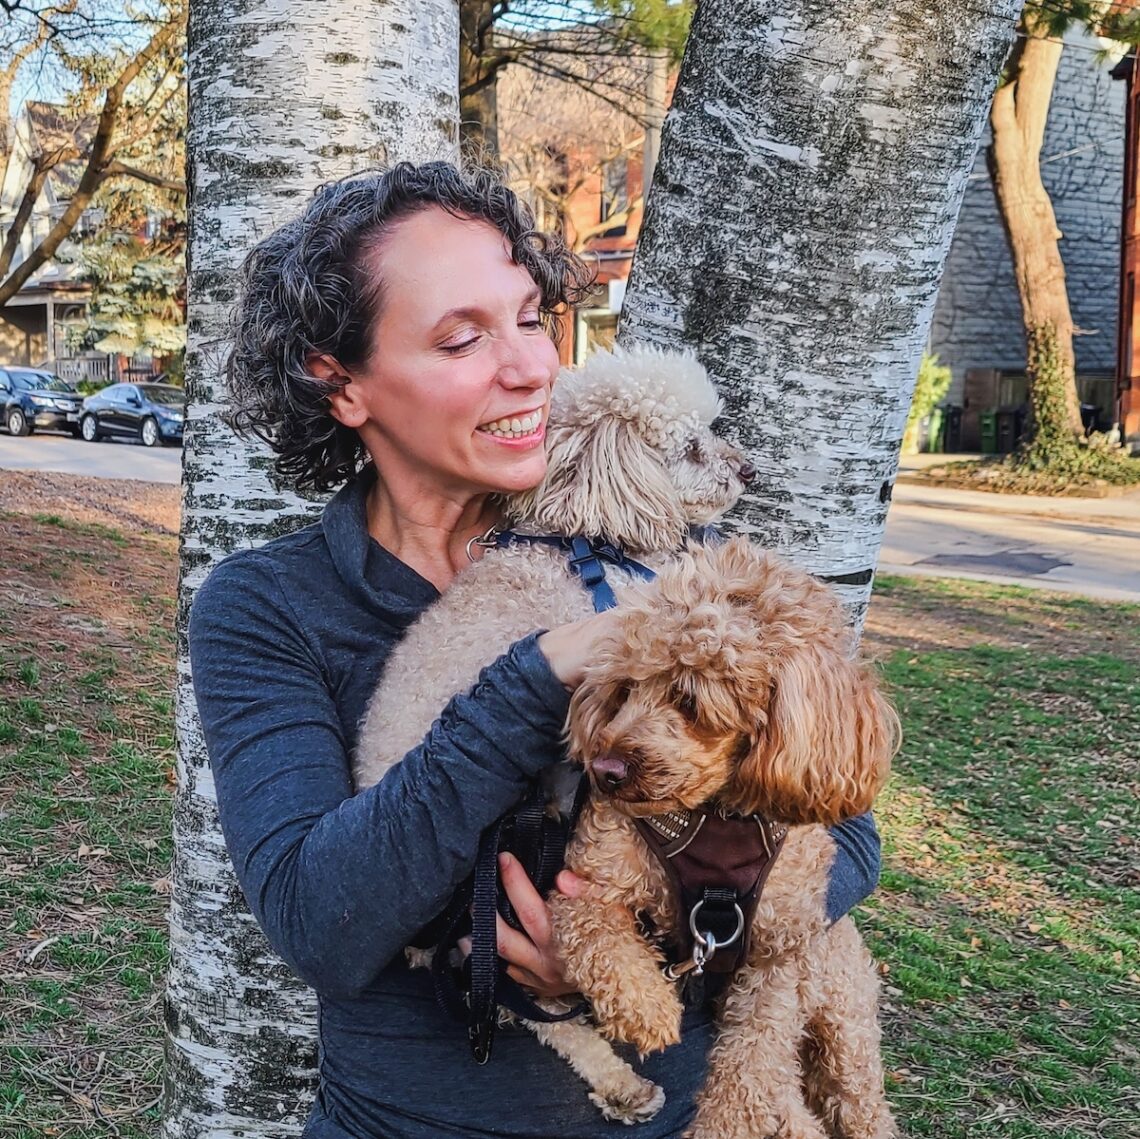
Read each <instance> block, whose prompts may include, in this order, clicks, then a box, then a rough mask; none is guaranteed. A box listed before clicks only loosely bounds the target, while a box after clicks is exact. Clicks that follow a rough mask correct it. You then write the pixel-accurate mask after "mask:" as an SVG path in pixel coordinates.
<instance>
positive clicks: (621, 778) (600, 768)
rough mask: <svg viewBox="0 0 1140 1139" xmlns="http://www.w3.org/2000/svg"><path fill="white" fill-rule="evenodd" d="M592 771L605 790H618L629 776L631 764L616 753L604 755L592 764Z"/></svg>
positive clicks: (599, 785)
mask: <svg viewBox="0 0 1140 1139" xmlns="http://www.w3.org/2000/svg"><path fill="white" fill-rule="evenodd" d="M590 771H591V772H592V773H593V776H594V779H595V780H596V781H597V784H598V787H599V788H601V790H603V791H616V790H617V789H618V788H619V787H620V786H621V785H622V784H623V783H624V782H625V781H626V780H627V779H628V778H629V765H628V764H627V763H626V762H625V760H624V759H618V757H617V756H616V755H603V756H602V757H601V758H599V759H595V760H594V762H593V763H591V764H590Z"/></svg>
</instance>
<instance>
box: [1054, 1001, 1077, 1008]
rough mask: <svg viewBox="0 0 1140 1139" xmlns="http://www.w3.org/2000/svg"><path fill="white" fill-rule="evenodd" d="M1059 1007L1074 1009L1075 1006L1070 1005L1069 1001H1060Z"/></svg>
mask: <svg viewBox="0 0 1140 1139" xmlns="http://www.w3.org/2000/svg"><path fill="white" fill-rule="evenodd" d="M1057 1007H1058V1008H1072V1007H1073V1006H1072V1005H1071V1004H1069V1002H1068V1001H1058V1002H1057Z"/></svg>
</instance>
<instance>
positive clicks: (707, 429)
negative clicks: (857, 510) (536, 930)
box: [354, 348, 753, 1123]
mask: <svg viewBox="0 0 1140 1139" xmlns="http://www.w3.org/2000/svg"><path fill="white" fill-rule="evenodd" d="M719 411H720V401H719V399H718V397H717V394H716V391H715V389H714V388H713V386H712V383H711V382H710V381H709V379H708V376H707V375H706V373H705V370H704V369H703V368H702V367H701V365H700V364H699V363H697V361H696V360H695V359H693V358H692V357H689V356H683V355H677V354H672V353H665V352H661V351H656V350H653V349H647V348H644V349H638V350H636V351H631V352H621V351H615V352H613V353H597V354H595V355H594V356H592V357H590V359H589V360H588V361H587V363H586V364H585V365H584V366H583V367H582V368H580V369H578V370H577V371H567V372H564V373H563V374H562V376H561V377H560V378H559V380H558V383H557V384H556V385H555V388H554V394H553V397H552V400H551V407H550V419H549V423H548V429H547V451H548V468H547V472H546V476H545V478H544V480H543V482H542V483H541V484H540V485H539V486H538V487H537V488H536V489H535V490H533V491H530V492H527V493H526V494H521V495H517V496H514V497H511V498H509V499H507V500H505V513H506V515H507V517H508V518H509V519H510V524H511V529H512V530H513V531H515V532H516V533H528V534H548V535H559V536H567V537H569V536H575V535H586V536H588V537H602V538H605V539H607V540H609V541H610V542H612V543H614V544H616V545H617V546H620V547H621V548H622V549H623V550H624V551H625V553H626V554H628V555H630V556H631V557H635V558H637V559H639V560H640V561H642V562H644V564H645V565H647V566H649V567H650V568H651V569H652V568H657V567H659V566H661V565H663V564H664V563H665V562H666V561H667V560H668V559H669V557H670V556H671V555H673V554H675V553H676V552H677V551H679V550H680V549H682V548H683V547H684V545H685V543H686V541H687V539H688V536H689V532H690V529H691V527H693V526H700V525H704V524H707V523H709V522H712V521H714V520H715V519H717V518H718V517H719V516H720V515H721V514H723V513H724V511H725V510H727V509H728V508H729V507H730V506H732V504H733V503H734V502H736V500H737V498H738V497H739V496H740V494H741V492H742V491H743V489H744V485H745V483H746V482H747V481H748V480H749V479H750V478H751V477H752V473H753V472H752V468H751V467H750V466H749V465H748V464H747V462H746V461H745V459H744V457H743V456H742V455H741V453H740V452H739V451H738V450H737V449H736V448H735V447H733V446H732V445H731V444H729V443H727V442H725V441H724V440H722V439H720V438H718V437H717V436H716V435H715V434H714V433H713V431H712V422H713V420H714V419H715V418H716V416H717V415H718V414H719ZM606 570H607V582H608V584H609V585H610V586H611V587H612V588H613V590H614V593H615V594H616V596H617V598H618V599H619V600H620V599H621V597H622V595H623V593H624V592H625V591H626V590H627V589H628V588H629V586H630V585H631V583H632V582H633V581H634V580H636V579H635V578H634V577H633V575H631V574H630V573H628V572H627V571H625V570H623V569H621V568H618V567H615V566H607V567H606ZM593 612H594V606H593V601H592V598H591V595H590V594H589V593H588V592H587V591H586V589H585V588H584V586H583V585H582V582H581V581H580V580H579V579H578V578H577V577H576V576H575V574H574V573H573V572H572V570H571V569H570V566H569V564H568V560H567V556H566V553H565V551H563V550H561V549H559V548H557V547H556V546H551V545H538V544H530V543H526V542H518V543H516V544H512V545H509V546H506V547H503V548H489V549H487V550H486V552H485V553H484V555H483V557H482V558H481V559H480V560H479V561H477V562H474V563H473V564H472V565H471V566H470V567H469V568H466V569H464V570H463V571H462V572H461V573H459V574H458V575H457V576H456V578H455V580H454V582H453V583H452V585H451V586H450V587H449V588H448V590H447V591H446V593H445V594H444V595H443V597H441V598H440V600H439V601H437V602H436V603H435V604H434V605H433V606H431V608H429V609H428V610H427V611H426V612H425V613H424V614H423V615H422V616H421V617H420V618H419V620H418V621H417V622H416V623H415V624H414V625H413V626H412V627H411V628H410V629H409V630H408V632H407V634H406V636H405V637H404V639H403V641H402V642H401V643H400V644H399V645H398V646H397V647H396V649H395V650H394V651H393V653H392V655H391V656H390V657H389V659H388V663H387V665H386V667H385V670H384V675H383V677H382V678H381V681H380V684H379V686H378V688H377V690H376V693H375V694H374V696H373V697H372V700H371V702H370V703H369V706H368V711H367V713H366V715H365V718H364V721H363V724H362V727H361V733H360V739H359V743H358V745H357V751H356V756H355V762H354V775H355V779H356V784H357V787H358V788H360V787H367V786H370V785H371V784H373V783H376V782H377V781H379V779H380V778H381V777H382V776H383V775H384V773H385V772H386V771H387V770H388V769H389V768H390V767H392V766H393V765H394V764H396V763H397V762H399V760H400V758H401V757H402V756H404V755H405V754H406V753H407V752H408V751H410V750H411V749H412V748H414V747H415V746H416V745H417V744H418V743H420V742H421V741H422V740H423V738H424V736H425V735H426V734H427V732H428V730H429V729H430V728H431V726H432V724H433V723H434V721H435V720H436V718H437V717H438V716H439V714H440V712H441V710H442V709H443V707H444V706H445V705H446V704H447V702H448V701H449V700H450V699H451V697H452V696H454V695H455V694H456V693H459V692H464V691H467V690H468V689H470V688H471V686H472V685H473V684H474V683H475V681H476V679H477V678H478V675H479V672H480V671H481V669H483V668H484V667H485V666H486V665H487V664H489V663H490V662H491V661H492V660H494V659H495V658H496V657H497V656H499V655H501V654H502V653H503V652H505V651H506V650H507V648H508V647H509V646H510V645H511V644H512V643H513V642H514V641H517V640H519V639H520V638H522V637H525V636H526V635H527V634H529V633H531V632H533V631H534V630H535V629H537V628H551V627H554V626H557V625H562V624H567V623H569V622H572V621H577V620H580V619H581V618H583V617H588V616H589V615H590V614H591V613H593ZM563 1007H564V1006H563ZM530 1027H531V1028H532V1029H533V1030H534V1031H535V1033H536V1034H537V1035H538V1036H539V1038H540V1039H541V1040H543V1042H544V1043H547V1044H549V1045H550V1046H551V1047H553V1048H554V1049H555V1050H556V1051H557V1052H558V1053H559V1054H560V1055H562V1056H563V1057H564V1058H566V1059H567V1060H568V1061H569V1063H570V1064H571V1065H572V1066H573V1067H574V1070H575V1071H576V1072H577V1073H578V1074H579V1075H580V1076H581V1077H582V1078H583V1079H585V1080H586V1081H587V1082H588V1083H589V1084H590V1086H591V1088H592V1089H593V1091H592V1093H591V1097H590V1098H591V1099H592V1100H593V1101H594V1102H595V1103H596V1104H597V1105H598V1106H599V1107H600V1108H601V1109H602V1111H603V1113H604V1114H605V1115H606V1116H607V1117H608V1118H611V1119H620V1120H622V1121H623V1122H625V1123H634V1122H637V1121H639V1120H644V1119H649V1118H651V1117H652V1116H653V1115H654V1114H656V1112H657V1111H658V1110H660V1107H661V1105H662V1104H663V1103H664V1095H663V1093H662V1092H661V1090H660V1088H658V1087H657V1086H656V1085H655V1084H653V1083H651V1082H650V1081H648V1080H645V1079H643V1078H642V1077H641V1076H639V1075H637V1074H636V1073H635V1072H634V1071H633V1070H632V1069H631V1068H630V1067H629V1066H628V1065H627V1064H626V1063H625V1062H624V1061H623V1060H621V1059H619V1058H618V1057H617V1056H616V1055H615V1054H614V1052H613V1050H612V1049H611V1048H610V1046H609V1045H608V1044H607V1043H606V1042H605V1041H604V1040H603V1039H602V1038H601V1037H600V1036H599V1035H598V1034H597V1032H596V1031H595V1030H594V1029H593V1028H592V1027H590V1026H589V1025H588V1024H586V1023H585V1022H584V1021H583V1020H581V1019H580V1020H577V1021H565V1022H562V1023H556V1024H532V1025H530Z"/></svg>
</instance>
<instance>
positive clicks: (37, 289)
mask: <svg viewBox="0 0 1140 1139" xmlns="http://www.w3.org/2000/svg"><path fill="white" fill-rule="evenodd" d="M61 110H62V109H61V108H60V107H57V106H54V105H53V104H51V103H41V102H28V103H26V104H25V105H24V107H23V109H22V110H21V112H20V114H19V115H18V116H17V117H16V119H15V121H14V123H13V125H12V136H11V138H10V140H9V146H8V154H7V162H6V163H5V166H4V170H3V179H2V181H0V239H2V240H3V241H5V242H6V241H7V238H8V233H9V230H10V228H11V226H12V223H13V221H14V220H15V218H16V216H17V212H18V211H19V209H20V205H21V202H22V200H23V198H24V195H25V189H26V187H27V186H28V185H29V183H30V182H31V178H32V172H33V168H34V164H35V161H36V158H37V157H38V156H41V155H45V154H52V153H53V152H58V151H64V152H67V151H72V152H74V150H75V149H76V146H75V132H76V129H77V128H76V127H75V125H74V124H73V123H72V122H70V121H68V120H67V119H66V118H65V117H64V116H63V115H62V114H61ZM78 129H79V131H81V132H82V131H83V130H84V129H90V128H89V127H86V128H85V127H84V125H83V124H80V126H79V128H78ZM82 172H83V165H82V163H81V162H80V161H79V160H78V159H65V160H64V161H62V162H60V163H59V164H58V165H56V166H54V167H53V168H52V169H51V170H50V172H49V173H48V175H47V177H46V179H45V180H44V183H43V186H42V187H41V189H40V192H39V194H38V196H37V197H36V200H35V202H34V204H33V206H32V212H31V216H30V218H29V219H28V222H27V224H26V226H25V227H24V230H23V232H22V234H21V235H20V238H19V243H18V245H17V247H16V249H15V250H14V252H13V257H12V263H11V266H10V268H13V269H14V268H16V267H18V266H19V264H20V263H21V262H22V261H23V260H24V259H25V258H26V257H27V256H28V255H29V253H30V252H31V251H32V249H33V248H35V246H36V244H38V243H39V242H40V241H42V240H43V238H44V237H45V236H46V235H47V233H48V232H49V230H50V229H51V227H52V226H53V225H54V224H55V222H56V221H57V220H58V219H59V217H60V216H61V215H62V214H63V212H64V210H66V209H67V205H68V202H69V201H70V198H71V195H72V193H73V191H74V189H75V187H76V185H77V184H78V181H79V178H80V176H81V174H82ZM98 221H99V217H98V212H97V211H95V210H88V211H86V212H85V214H84V215H83V217H82V218H81V219H80V221H79V224H78V226H77V227H76V228H77V230H78V232H80V233H83V232H85V231H88V230H89V229H90V228H91V227H92V226H94V225H97V224H98ZM65 248H66V244H65ZM79 275H80V268H79V266H78V265H77V264H74V263H68V262H67V261H66V260H65V259H61V260H59V261H54V260H53V261H49V262H47V263H46V264H45V265H43V266H42V267H41V268H40V270H39V271H38V272H37V273H36V274H35V275H34V276H32V277H31V278H30V279H29V280H28V281H27V282H26V283H25V284H24V286H23V287H22V288H21V289H20V291H19V293H17V294H16V296H14V297H13V298H12V299H11V300H10V301H8V303H7V304H6V305H5V306H4V307H3V309H0V362H3V363H8V364H25V365H39V364H44V363H48V362H51V363H54V362H55V361H56V360H57V358H58V357H60V356H66V355H67V353H68V349H67V337H66V329H67V326H68V325H69V324H75V323H82V321H83V318H84V315H85V313H86V309H87V299H88V297H89V296H90V295H91V288H90V286H89V285H87V284H85V283H84V282H82V281H80V280H79Z"/></svg>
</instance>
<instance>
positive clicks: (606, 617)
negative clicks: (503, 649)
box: [538, 609, 619, 691]
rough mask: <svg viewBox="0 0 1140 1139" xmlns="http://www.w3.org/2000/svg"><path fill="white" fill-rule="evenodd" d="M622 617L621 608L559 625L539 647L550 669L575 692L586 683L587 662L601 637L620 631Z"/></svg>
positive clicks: (540, 640) (595, 652)
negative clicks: (583, 681)
mask: <svg viewBox="0 0 1140 1139" xmlns="http://www.w3.org/2000/svg"><path fill="white" fill-rule="evenodd" d="M618 620H619V616H618V610H616V609H608V610H606V612H604V613H595V614H594V616H593V617H584V618H583V619H582V620H581V621H574V622H572V623H571V624H569V625H559V626H558V628H556V629H551V630H550V631H549V632H546V633H543V634H542V636H541V637H539V638H538V647H539V648H540V649H541V650H542V653H543V655H544V656H545V657H546V660H547V663H548V664H549V665H550V671H551V672H553V673H554V675H555V676H557V677H558V679H559V680H561V681H562V683H563V684H564V685H566V687H567V688H569V689H570V690H571V691H573V690H574V689H575V688H577V687H578V685H579V684H581V683H582V676H583V674H584V673H585V669H586V665H587V664H589V663H590V661H592V660H593V659H594V657H595V656H596V655H597V650H596V646H597V642H598V640H599V639H601V638H602V637H604V636H605V635H606V634H607V633H612V632H613V631H614V630H616V629H617V623H618Z"/></svg>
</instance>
